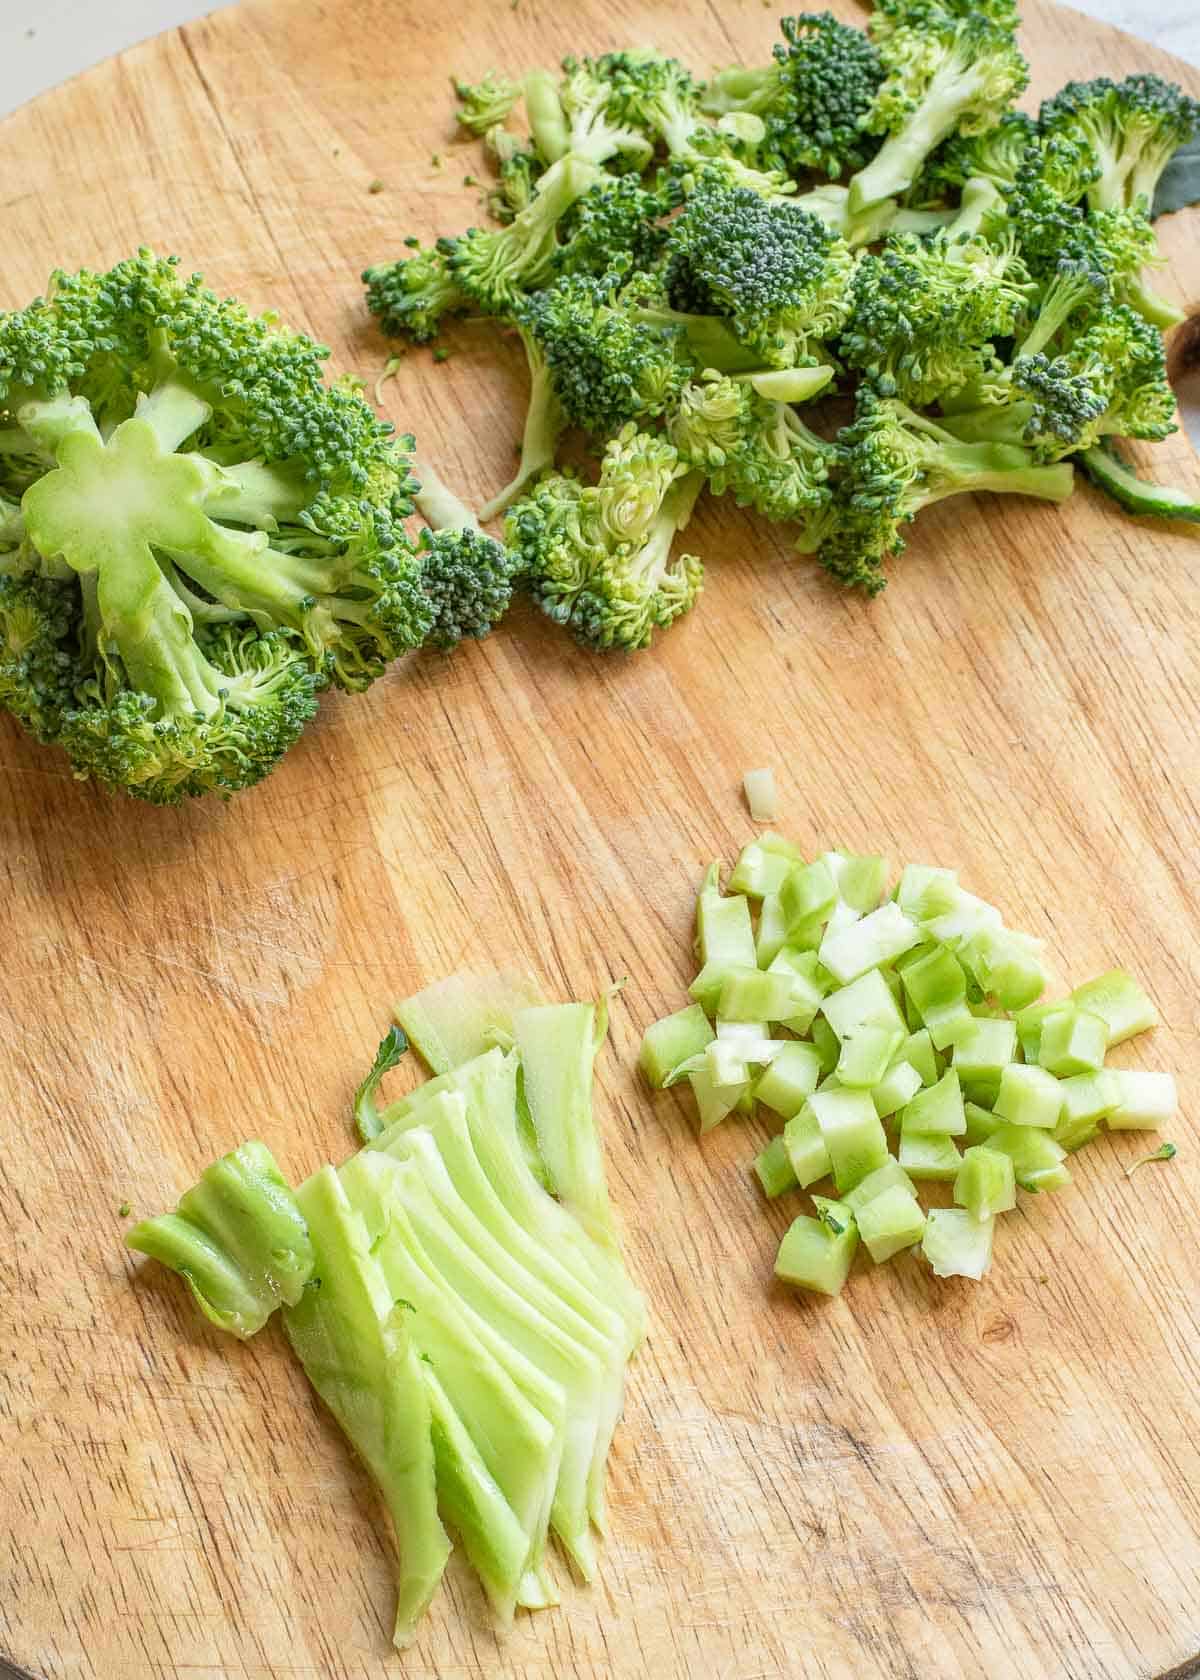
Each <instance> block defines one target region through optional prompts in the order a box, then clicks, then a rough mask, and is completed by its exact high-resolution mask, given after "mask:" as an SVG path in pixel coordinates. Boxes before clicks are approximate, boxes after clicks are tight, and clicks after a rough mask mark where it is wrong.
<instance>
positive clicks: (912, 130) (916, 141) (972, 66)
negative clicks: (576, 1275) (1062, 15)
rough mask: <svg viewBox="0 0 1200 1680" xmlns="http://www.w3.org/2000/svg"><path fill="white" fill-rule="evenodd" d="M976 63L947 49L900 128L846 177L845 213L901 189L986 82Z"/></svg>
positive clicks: (858, 210)
mask: <svg viewBox="0 0 1200 1680" xmlns="http://www.w3.org/2000/svg"><path fill="white" fill-rule="evenodd" d="M986 80H987V78H986V74H985V72H984V70H983V69H982V68H981V67H980V66H979V65H978V64H976V63H973V62H971V61H969V60H968V61H966V62H964V60H963V58H962V57H961V56H960V54H959V53H957V52H955V51H951V52H950V53H949V54H948V56H947V57H946V59H945V60H944V61H943V63H941V64H940V65H939V66H938V68H937V70H936V71H935V72H934V74H933V76H932V78H931V80H930V83H929V86H928V88H927V89H926V91H925V94H924V97H923V98H922V99H921V101H920V103H919V104H918V105H917V107H916V109H915V110H914V111H913V112H912V114H911V115H910V116H909V117H908V118H907V120H906V121H905V123H904V125H903V127H901V128H900V129H898V130H896V131H895V132H894V133H892V134H889V135H888V137H887V139H886V140H885V141H884V143H883V145H882V146H881V147H880V149H879V151H878V152H877V153H876V154H875V156H874V157H873V158H872V159H871V161H870V163H868V164H867V165H866V167H865V168H863V169H860V170H859V172H858V174H857V175H855V176H853V177H852V179H851V181H850V214H851V216H852V217H856V216H861V215H862V213H863V211H864V210H869V209H870V208H871V206H872V205H875V204H881V203H883V201H884V200H885V199H888V198H896V197H897V196H898V195H899V194H900V193H903V192H907V191H908V189H909V187H911V186H912V184H913V182H914V181H915V180H916V178H917V176H918V175H919V174H920V173H921V170H922V168H923V167H924V164H925V160H926V158H927V157H928V156H929V154H930V153H931V152H932V151H934V150H935V149H936V148H937V147H938V146H940V145H941V143H942V141H943V140H945V139H946V137H947V136H948V135H950V134H952V133H953V132H954V130H955V129H956V128H957V127H958V125H959V123H960V122H961V120H962V117H963V114H964V112H966V111H967V110H968V109H969V108H970V106H971V105H972V104H974V102H975V100H976V99H977V98H978V97H979V95H980V93H981V92H982V91H983V89H984V87H985V85H986Z"/></svg>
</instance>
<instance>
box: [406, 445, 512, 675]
mask: <svg viewBox="0 0 1200 1680" xmlns="http://www.w3.org/2000/svg"><path fill="white" fill-rule="evenodd" d="M419 471H420V474H421V488H420V490H419V491H418V492H417V497H416V502H417V511H418V512H419V513H420V515H421V517H422V518H423V519H424V520H425V521H426V523H427V524H428V526H429V530H427V531H426V532H424V534H423V536H422V542H421V549H420V558H421V586H422V588H423V589H424V591H425V593H426V595H428V597H429V600H430V604H431V606H432V608H433V625H432V627H431V629H430V631H429V634H428V636H427V637H426V640H427V642H428V643H429V644H430V645H431V646H433V647H436V648H441V649H442V651H443V652H448V651H449V650H450V649H451V648H454V647H457V645H458V644H459V642H461V641H462V640H464V638H466V637H472V638H474V639H477V640H478V639H482V638H483V637H484V636H489V635H490V634H491V633H492V631H493V630H494V629H495V627H496V625H497V624H499V622H500V620H501V619H502V618H503V617H504V615H505V613H506V612H507V611H508V609H509V606H510V604H511V602H512V595H513V581H514V578H515V575H516V570H517V563H516V559H515V557H514V556H513V555H512V554H511V553H510V552H509V550H508V549H507V548H505V546H504V544H503V543H498V542H497V541H496V540H495V538H494V537H489V536H487V535H485V533H484V532H483V531H481V530H480V529H479V522H478V520H477V519H476V518H475V515H474V514H473V513H472V512H471V511H470V509H469V508H467V507H466V506H464V504H463V503H462V502H461V501H459V499H458V497H457V496H455V495H454V494H453V493H452V492H451V491H450V490H448V489H447V488H446V486H445V485H444V484H443V483H442V482H441V480H440V479H439V478H438V477H437V475H436V473H434V471H433V469H432V468H431V467H428V466H422V467H420V468H419Z"/></svg>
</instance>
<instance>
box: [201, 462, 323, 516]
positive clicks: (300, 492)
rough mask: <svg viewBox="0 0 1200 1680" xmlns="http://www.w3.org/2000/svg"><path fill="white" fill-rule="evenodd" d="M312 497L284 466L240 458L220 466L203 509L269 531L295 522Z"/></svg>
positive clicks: (294, 475)
mask: <svg viewBox="0 0 1200 1680" xmlns="http://www.w3.org/2000/svg"><path fill="white" fill-rule="evenodd" d="M311 500H312V489H311V487H310V486H309V485H307V484H305V482H304V479H303V478H302V477H300V476H299V475H298V474H296V473H294V472H289V471H288V469H287V468H286V467H285V466H282V465H280V466H264V464H263V463H262V462H261V461H242V462H240V463H239V464H238V465H237V466H232V467H223V468H222V469H221V477H220V480H219V482H218V483H217V485H216V487H215V488H214V489H213V490H211V491H210V492H209V493H208V495H206V496H205V498H204V511H205V513H207V514H208V516H209V518H210V519H230V520H233V521H235V522H236V523H237V524H239V525H253V526H255V527H257V528H260V529H264V530H271V529H272V528H273V527H278V526H280V525H294V524H295V522H296V520H297V519H298V518H299V517H300V514H301V513H302V512H303V510H304V509H305V508H306V507H307V506H308V503H309V502H310V501H311Z"/></svg>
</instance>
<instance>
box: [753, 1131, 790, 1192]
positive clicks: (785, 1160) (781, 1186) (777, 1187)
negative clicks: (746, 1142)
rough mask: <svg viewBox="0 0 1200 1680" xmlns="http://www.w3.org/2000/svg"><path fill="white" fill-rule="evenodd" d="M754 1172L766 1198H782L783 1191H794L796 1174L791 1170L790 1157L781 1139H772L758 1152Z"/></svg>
mask: <svg viewBox="0 0 1200 1680" xmlns="http://www.w3.org/2000/svg"><path fill="white" fill-rule="evenodd" d="M754 1170H755V1172H756V1173H757V1174H758V1182H759V1183H760V1184H761V1185H762V1187H763V1194H764V1195H766V1196H770V1197H772V1198H774V1197H775V1196H782V1195H783V1194H784V1192H785V1191H788V1190H794V1189H795V1187H796V1174H795V1172H794V1170H793V1168H792V1160H791V1156H790V1155H789V1154H788V1152H787V1145H786V1144H785V1143H784V1141H783V1139H782V1137H776V1138H772V1139H771V1141H770V1143H769V1144H768V1145H767V1146H766V1148H765V1149H763V1150H761V1151H760V1153H759V1154H758V1155H757V1156H756V1157H755V1161H754Z"/></svg>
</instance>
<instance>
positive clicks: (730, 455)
mask: <svg viewBox="0 0 1200 1680" xmlns="http://www.w3.org/2000/svg"><path fill="white" fill-rule="evenodd" d="M669 430H670V438H671V442H672V443H673V444H674V445H675V447H676V449H677V450H678V451H679V454H680V457H681V459H683V460H684V461H686V462H687V463H688V464H689V465H690V466H693V467H696V468H698V469H700V470H701V471H702V472H703V473H704V475H705V477H706V479H707V481H708V486H709V488H710V489H711V490H712V491H713V493H714V494H715V495H718V496H723V495H725V494H726V493H727V492H728V493H729V494H731V495H732V496H733V498H734V500H735V501H736V502H737V503H738V505H739V507H752V508H755V509H756V510H757V511H758V512H759V513H761V514H763V515H765V517H766V518H768V519H771V520H779V521H786V522H788V523H795V524H799V525H801V526H802V527H805V528H807V529H812V530H816V529H817V528H818V526H819V521H820V515H821V514H822V512H823V510H824V509H825V508H826V507H827V506H828V504H829V500H830V495H831V491H830V485H829V472H830V467H831V465H832V463H834V462H835V461H836V459H837V454H838V451H837V448H836V446H835V445H833V444H830V443H826V442H825V440H824V439H823V438H820V437H817V436H816V434H815V433H813V432H811V431H810V430H809V429H808V427H807V426H806V425H805V424H804V422H803V421H802V420H801V419H800V416H799V415H798V414H797V413H796V411H795V409H794V408H792V407H791V405H790V404H789V403H786V402H775V401H772V400H771V399H770V398H768V397H764V396H761V395H760V394H759V392H758V391H756V390H755V388H754V385H753V384H752V383H751V381H750V380H748V379H731V378H729V377H727V376H724V375H721V374H717V373H715V372H709V373H707V374H705V376H704V378H703V379H701V380H698V381H696V382H695V383H694V384H691V385H689V386H687V388H686V389H685V390H684V392H683V395H682V399H681V401H680V403H679V407H678V410H677V412H676V414H675V415H674V417H673V418H672V420H671V424H670V428H669ZM798 546H800V547H802V548H803V547H805V546H806V542H805V537H804V536H803V535H801V537H800V539H799V543H798Z"/></svg>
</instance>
